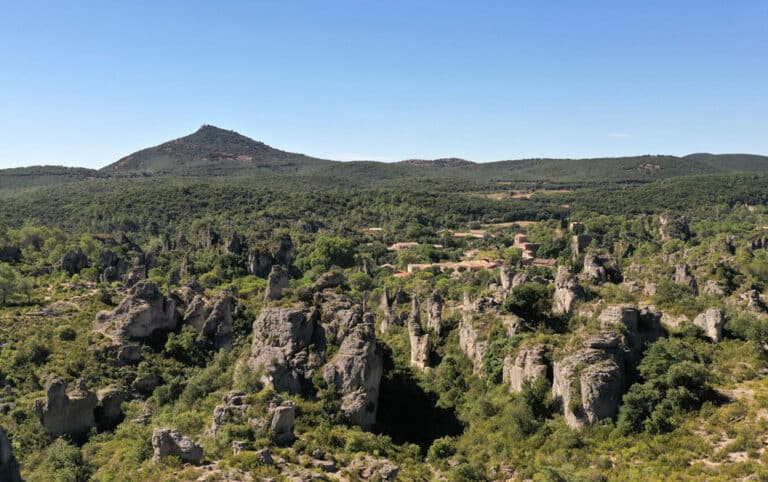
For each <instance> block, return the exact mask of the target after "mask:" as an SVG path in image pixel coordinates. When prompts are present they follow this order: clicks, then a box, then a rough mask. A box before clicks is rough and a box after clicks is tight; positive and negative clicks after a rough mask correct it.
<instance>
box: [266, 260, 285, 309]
mask: <svg viewBox="0 0 768 482" xmlns="http://www.w3.org/2000/svg"><path fill="white" fill-rule="evenodd" d="M287 287H288V270H287V269H285V268H284V267H283V266H281V265H279V264H276V265H274V266H272V271H270V273H269V277H268V278H267V292H266V294H265V299H266V300H267V301H272V300H279V299H281V298H282V297H283V290H284V289H285V288H287Z"/></svg>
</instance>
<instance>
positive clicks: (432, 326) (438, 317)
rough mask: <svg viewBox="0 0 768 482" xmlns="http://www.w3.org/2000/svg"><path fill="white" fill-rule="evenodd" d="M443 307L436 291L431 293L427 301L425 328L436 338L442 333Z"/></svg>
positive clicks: (443, 303)
mask: <svg viewBox="0 0 768 482" xmlns="http://www.w3.org/2000/svg"><path fill="white" fill-rule="evenodd" d="M444 305H445V302H444V301H443V298H442V297H441V296H440V293H438V292H437V291H433V292H432V294H431V295H430V296H429V298H428V299H427V328H428V329H429V330H432V332H433V333H434V334H435V335H436V336H438V337H439V336H440V334H441V332H442V325H443V306H444Z"/></svg>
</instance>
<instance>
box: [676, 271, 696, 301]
mask: <svg viewBox="0 0 768 482" xmlns="http://www.w3.org/2000/svg"><path fill="white" fill-rule="evenodd" d="M673 280H674V282H675V283H677V284H679V285H683V286H687V287H689V288H691V290H692V291H693V294H695V295H698V294H699V285H698V283H697V282H696V278H695V277H694V276H693V273H692V272H691V266H690V265H689V264H688V263H683V264H678V265H677V266H675V276H674V278H673Z"/></svg>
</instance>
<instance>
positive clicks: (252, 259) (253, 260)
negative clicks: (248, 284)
mask: <svg viewBox="0 0 768 482" xmlns="http://www.w3.org/2000/svg"><path fill="white" fill-rule="evenodd" d="M272 264H273V260H272V255H270V254H269V253H268V252H266V251H264V250H256V251H252V252H251V253H249V254H248V266H247V270H248V274H252V275H255V276H258V277H260V278H266V277H267V276H269V271H270V270H271V269H272Z"/></svg>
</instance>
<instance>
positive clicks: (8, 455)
mask: <svg viewBox="0 0 768 482" xmlns="http://www.w3.org/2000/svg"><path fill="white" fill-rule="evenodd" d="M0 480H2V481H3V482H22V479H21V471H20V468H19V463H18V462H17V461H16V457H14V455H13V447H12V446H11V441H10V440H9V439H8V434H7V433H5V429H4V428H3V427H0Z"/></svg>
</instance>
